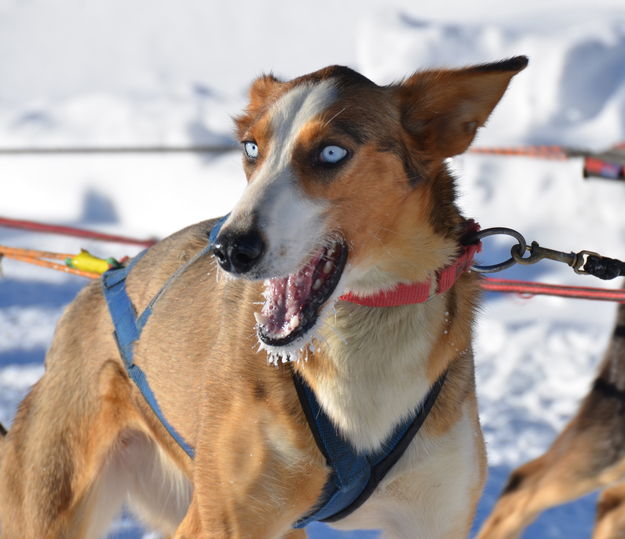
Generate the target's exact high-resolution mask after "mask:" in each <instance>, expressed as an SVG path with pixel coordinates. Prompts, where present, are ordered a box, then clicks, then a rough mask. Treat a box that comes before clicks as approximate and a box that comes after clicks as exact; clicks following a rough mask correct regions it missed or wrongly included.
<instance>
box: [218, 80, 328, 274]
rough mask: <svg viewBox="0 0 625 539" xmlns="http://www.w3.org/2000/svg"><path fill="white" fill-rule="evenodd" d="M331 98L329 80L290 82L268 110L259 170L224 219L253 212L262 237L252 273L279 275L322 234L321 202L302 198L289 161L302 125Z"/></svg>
mask: <svg viewBox="0 0 625 539" xmlns="http://www.w3.org/2000/svg"><path fill="white" fill-rule="evenodd" d="M335 99H336V88H335V86H334V83H333V81H332V80H324V81H322V82H319V83H316V84H302V85H299V86H296V87H295V88H293V89H292V90H291V91H289V92H288V93H287V94H285V95H284V96H282V97H281V98H280V99H279V100H278V101H277V102H276V103H275V104H274V105H273V106H272V107H271V109H270V110H269V112H268V114H269V115H270V118H271V127H272V136H271V142H270V144H269V147H266V148H262V147H261V148H259V151H260V152H262V153H265V159H264V161H263V164H262V166H261V168H260V169H258V170H256V171H255V172H254V175H253V176H252V178H251V183H250V184H249V185H248V187H247V188H246V190H245V192H244V193H243V196H242V198H241V200H240V201H239V203H238V204H237V205H236V207H235V209H234V210H233V212H232V215H231V216H230V218H229V219H228V225H229V224H230V223H233V224H234V223H236V221H237V219H245V218H246V217H247V216H250V215H255V216H256V219H257V221H256V222H257V224H258V226H259V227H260V231H261V233H262V235H263V236H264V238H265V240H266V242H267V251H266V253H265V256H264V260H263V262H262V263H261V264H260V266H259V268H258V271H257V272H255V273H256V275H255V277H256V278H266V277H274V276H283V275H286V274H289V273H293V272H294V271H296V270H297V269H298V268H299V267H300V266H301V265H302V263H303V262H304V260H305V258H306V256H307V255H309V254H310V253H311V251H312V249H313V248H314V247H315V246H317V245H318V244H319V242H320V240H321V239H322V238H323V236H324V234H325V233H326V231H325V230H324V223H323V214H324V208H325V205H324V204H323V203H322V202H321V201H314V200H312V199H310V198H309V197H307V196H306V195H305V194H304V192H303V191H302V190H301V188H300V187H299V185H298V180H297V177H296V176H295V174H294V172H293V168H292V166H291V160H292V155H293V150H294V148H295V144H296V142H297V137H298V135H299V133H300V132H301V130H302V128H303V127H304V126H305V125H306V124H307V123H308V122H310V121H311V120H313V119H314V118H315V117H317V116H319V115H320V114H321V113H322V112H323V111H324V110H326V109H327V108H328V107H329V106H330V105H331V104H332V103H333V102H334V100H335Z"/></svg>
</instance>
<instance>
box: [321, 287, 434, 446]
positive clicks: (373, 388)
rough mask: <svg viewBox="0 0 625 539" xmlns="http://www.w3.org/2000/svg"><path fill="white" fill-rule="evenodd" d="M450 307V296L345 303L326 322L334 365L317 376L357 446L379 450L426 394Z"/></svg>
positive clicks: (324, 398) (325, 399)
mask: <svg viewBox="0 0 625 539" xmlns="http://www.w3.org/2000/svg"><path fill="white" fill-rule="evenodd" d="M444 309H445V297H444V296H437V297H435V298H433V299H432V300H430V301H428V302H427V303H423V304H419V305H409V306H404V307H394V308H366V307H364V308H363V307H360V306H357V305H353V304H341V305H340V306H338V307H337V312H336V316H332V315H330V316H329V317H328V319H327V320H326V322H325V324H324V326H323V328H322V329H321V332H320V333H321V334H322V335H323V337H324V338H325V346H327V347H328V349H329V351H330V353H329V354H328V356H329V361H331V362H332V369H329V370H328V371H327V372H329V373H331V374H328V375H327V376H321V377H318V378H317V380H316V390H317V391H316V392H317V398H318V400H319V402H320V404H321V405H322V406H323V408H324V410H325V411H326V413H327V414H328V415H329V416H330V418H331V419H332V420H333V421H334V422H335V424H336V425H337V426H338V427H339V429H340V430H341V432H342V433H343V434H344V435H345V436H346V437H347V438H348V440H349V441H350V442H351V443H352V444H353V445H354V447H356V449H358V450H375V449H378V448H379V447H380V445H381V444H382V443H383V442H384V440H385V439H386V438H387V437H388V436H389V434H390V433H391V431H392V429H393V428H394V427H395V426H396V425H397V424H398V423H399V422H400V421H401V420H402V419H404V418H406V417H408V416H410V415H411V414H412V413H413V412H414V410H415V408H416V406H417V405H418V403H419V402H421V401H422V400H423V398H424V397H425V395H426V393H427V391H428V389H429V387H430V384H431V382H432V381H430V380H428V378H427V362H428V358H429V356H430V353H431V349H432V346H433V343H434V341H435V340H436V338H437V337H438V336H439V334H440V332H441V331H442V327H441V320H442V319H443V312H444Z"/></svg>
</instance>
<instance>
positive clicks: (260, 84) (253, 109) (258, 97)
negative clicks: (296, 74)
mask: <svg viewBox="0 0 625 539" xmlns="http://www.w3.org/2000/svg"><path fill="white" fill-rule="evenodd" d="M282 85H283V82H281V81H280V80H278V79H277V78H276V77H274V76H273V75H271V74H269V75H261V76H260V77H258V78H257V79H256V80H255V81H254V82H253V83H252V86H251V87H250V91H249V94H248V95H249V104H248V106H247V108H246V109H245V114H243V115H242V116H238V117H237V118H235V120H234V121H235V123H236V125H237V131H238V132H239V135H240V136H242V135H243V133H244V132H245V131H246V130H247V128H248V127H249V124H250V123H251V122H252V121H253V120H254V118H256V116H257V115H258V113H259V112H260V110H261V109H262V108H263V107H264V106H265V105H266V104H267V102H269V101H273V100H274V99H275V97H276V96H277V95H278V93H279V91H280V88H281V87H282Z"/></svg>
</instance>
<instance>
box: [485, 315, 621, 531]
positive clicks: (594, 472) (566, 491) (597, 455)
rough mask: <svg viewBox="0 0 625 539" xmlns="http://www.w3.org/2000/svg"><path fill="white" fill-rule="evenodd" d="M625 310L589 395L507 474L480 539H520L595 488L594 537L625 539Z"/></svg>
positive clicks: (618, 319)
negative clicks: (547, 441)
mask: <svg viewBox="0 0 625 539" xmlns="http://www.w3.org/2000/svg"><path fill="white" fill-rule="evenodd" d="M624 410H625V305H620V306H619V309H618V315H617V319H616V325H615V330H614V335H613V337H612V340H611V342H610V346H609V348H608V350H607V352H606V356H605V359H604V360H603V362H602V363H601V365H600V367H599V371H598V375H597V379H596V380H595V382H594V384H593V387H592V389H591V391H590V392H589V393H588V395H586V397H585V399H584V400H583V402H582V404H581V406H580V408H579V410H578V411H577V413H576V415H575V416H574V417H573V419H572V420H571V421H570V422H569V424H568V425H567V426H566V428H565V429H564V430H563V431H562V432H561V433H560V434H559V436H558V437H557V438H556V440H555V441H554V442H553V444H552V446H551V447H550V448H549V450H548V451H547V452H545V453H544V454H543V455H541V456H540V457H538V458H537V459H534V460H533V461H530V462H528V463H527V464H524V465H523V466H520V467H519V468H517V469H516V470H514V471H513V472H512V474H511V475H510V478H509V480H508V485H507V486H506V488H505V489H504V492H503V493H502V495H501V498H500V499H499V500H498V502H497V504H496V505H495V507H494V509H493V511H492V513H491V514H490V516H489V517H488V519H487V520H486V522H485V523H484V525H483V527H482V530H481V531H480V535H479V537H480V538H482V539H504V538H505V539H512V538H515V537H520V536H521V533H522V531H523V529H525V527H527V526H528V525H529V524H530V523H531V522H532V521H533V520H534V519H535V518H536V517H537V516H538V515H539V514H540V513H541V512H542V511H544V510H545V509H548V508H549V507H552V506H555V505H559V504H562V503H566V502H568V501H571V500H574V499H576V498H579V497H581V496H583V495H585V494H587V493H589V492H592V491H594V490H597V489H604V488H606V487H607V488H606V490H605V491H604V492H603V493H602V495H601V497H600V500H599V502H598V505H597V522H596V526H595V532H594V534H593V537H594V538H601V539H605V538H617V537H623V536H625V484H617V485H615V486H612V485H614V484H615V483H619V482H622V481H624V480H625V421H624V414H623V412H624Z"/></svg>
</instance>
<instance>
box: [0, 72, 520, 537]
mask: <svg viewBox="0 0 625 539" xmlns="http://www.w3.org/2000/svg"><path fill="white" fill-rule="evenodd" d="M523 67H524V64H523V62H521V63H519V62H518V61H517V62H514V61H513V62H512V63H502V64H497V65H495V66H494V67H493V66H490V67H489V68H486V69H485V68H479V67H478V68H468V69H466V70H458V71H439V72H436V73H431V72H428V73H425V74H422V75H419V74H417V75H415V76H413V77H411V78H410V79H408V80H407V81H406V82H405V83H403V84H401V85H399V86H389V87H378V86H376V85H374V84H373V83H371V82H370V81H367V80H366V79H364V78H363V77H361V76H360V75H357V74H355V73H354V72H352V71H350V70H347V69H346V68H340V67H336V66H335V67H331V68H326V69H324V70H321V71H319V72H316V73H313V74H310V75H307V76H305V77H301V78H299V79H295V80H294V81H291V82H289V83H282V82H280V81H278V80H277V79H275V78H274V77H271V76H269V77H263V78H261V79H259V80H258V81H257V82H256V83H255V84H254V85H253V87H252V89H251V91H250V104H249V107H248V109H247V111H246V113H245V114H244V115H243V116H242V117H240V118H239V119H237V128H238V132H239V135H240V137H241V140H242V141H246V140H251V141H254V142H255V143H257V144H258V147H259V148H260V154H259V158H258V159H257V160H256V161H255V162H253V163H252V162H250V161H248V162H247V163H246V164H245V170H246V173H247V175H248V179H249V182H250V187H249V188H248V190H247V191H246V194H244V197H243V198H242V201H241V202H240V203H239V204H238V205H237V207H235V209H234V211H233V213H232V214H231V217H230V219H229V220H228V221H227V222H226V224H225V225H224V228H223V229H222V233H223V231H224V230H239V231H240V230H245V227H249V226H252V223H254V220H255V219H257V220H258V221H259V222H260V223H261V224H260V225H258V226H263V227H265V228H264V229H263V232H264V233H265V234H267V235H268V236H269V235H271V234H273V235H281V236H283V237H282V243H279V242H277V240H276V238H274V237H268V238H267V241H268V242H269V244H270V245H269V247H268V250H269V251H268V252H271V253H272V254H273V258H272V259H271V260H268V261H266V265H265V268H266V269H265V270H263V271H264V272H265V273H264V274H263V273H262V272H261V271H260V270H258V271H259V275H257V276H256V279H263V278H269V277H273V276H275V275H278V274H281V272H282V274H283V272H284V271H287V270H285V268H290V267H292V266H293V264H296V267H300V266H301V264H302V263H303V262H304V261H305V259H303V258H302V257H303V256H308V255H307V253H306V252H305V249H304V251H302V253H303V254H301V253H300V254H297V253H299V251H297V249H300V250H302V247H301V246H302V245H308V244H310V245H312V246H313V247H314V246H316V245H318V244H319V243H322V242H323V241H324V237H323V234H326V233H329V234H334V235H337V234H338V235H340V236H341V237H343V238H344V239H345V241H346V242H347V244H348V246H349V258H348V263H347V266H346V269H345V272H344V275H343V277H342V280H341V281H340V283H342V284H340V286H342V287H344V288H345V289H346V290H350V291H352V292H357V293H371V292H375V291H378V290H381V289H386V288H391V287H392V286H394V285H395V284H396V283H398V282H412V281H415V280H424V279H430V278H433V277H434V276H435V273H436V271H438V270H439V269H441V268H442V267H444V266H445V265H446V264H448V263H449V262H450V261H451V260H453V258H454V257H455V256H456V255H457V253H458V250H459V245H458V240H459V237H460V235H461V234H462V232H463V228H464V219H463V217H462V216H461V214H460V212H459V210H458V209H457V207H456V206H455V203H454V185H453V179H452V178H451V176H450V175H449V173H448V172H447V170H446V168H445V166H444V163H443V159H444V158H445V157H447V156H449V155H453V154H455V153H458V152H461V151H464V149H466V147H467V146H468V144H469V143H470V142H471V140H472V138H473V135H474V134H475V129H477V126H480V125H482V124H483V123H484V121H485V119H486V117H487V116H488V114H489V113H490V111H491V110H492V108H493V107H494V106H495V104H496V102H497V101H498V99H499V98H500V97H501V95H502V93H503V91H504V89H505V87H506V86H507V84H508V82H509V80H510V79H511V77H512V76H513V75H514V74H515V73H516V72H518V71H519V70H520V69H522V68H523ZM454 85H455V86H457V88H456V90H457V91H456V92H450V91H448V87H450V86H454ZM424 92H426V93H427V94H428V95H429V96H430V97H429V99H431V102H430V101H428V100H427V99H428V98H427V96H426V98H424V95H423V93H424ZM439 94H440V95H439ZM424 99H425V101H424ZM288 122H292V123H288ZM441 129H442V130H444V131H445V133H446V134H445V133H443V132H442V131H441ZM328 141H329V142H328ZM330 143H331V144H339V145H344V146H345V147H347V148H349V149H350V151H351V152H352V154H351V158H350V160H349V162H347V163H346V165H345V166H344V167H342V168H340V169H337V171H329V170H326V169H324V170H322V169H321V168H320V167H318V166H316V165H315V159H314V157H315V156H316V154H317V152H318V151H319V150H320V145H323V144H330ZM280 197H282V198H280ZM288 197H291V198H290V199H289V198H288ZM278 199H279V200H281V201H284V200H287V201H288V200H292V203H293V205H294V207H295V208H296V209H297V211H298V212H299V213H297V212H296V215H295V216H294V217H291V219H295V220H298V219H299V220H304V221H303V222H293V221H291V222H287V223H284V222H282V221H280V219H281V217H282V216H281V214H280V213H279V212H277V211H273V213H272V212H271V211H270V212H269V213H263V212H264V211H265V212H267V208H270V209H274V208H275V206H274V205H275V204H277V202H276V200H278ZM286 209H287V210H288V209H289V208H288V206H287V207H286ZM305 219H311V220H312V221H310V223H309V222H307V221H305ZM311 223H312V224H311ZM212 225H213V222H212V221H207V222H203V223H200V224H197V225H195V226H192V227H189V228H187V229H185V230H183V231H180V232H178V233H176V234H174V235H173V236H171V237H169V238H167V239H165V240H163V241H162V242H160V243H159V244H157V245H156V246H154V247H153V248H151V249H150V250H149V251H148V253H147V254H146V255H145V257H144V258H143V259H142V260H141V261H140V262H139V263H138V264H137V265H136V267H135V268H134V269H133V271H132V273H131V275H130V276H129V278H128V281H127V288H128V292H129V295H130V297H131V299H132V301H133V304H134V305H135V308H136V310H137V312H141V311H142V310H143V308H145V306H146V305H147V304H148V302H149V301H150V299H151V298H152V297H153V296H154V295H155V294H156V293H157V292H158V291H159V290H160V288H161V287H162V286H163V284H164V283H165V282H166V281H167V279H168V278H169V276H171V275H172V274H173V273H174V272H175V271H176V270H177V269H178V268H180V267H181V266H182V265H183V264H185V263H186V262H187V261H188V260H190V259H191V258H192V257H193V255H194V254H195V253H197V252H198V251H199V250H200V249H201V248H202V247H203V246H204V245H205V243H206V238H207V234H208V233H209V231H210V230H211V228H212ZM291 225H294V226H291ZM317 225H319V226H317ZM293 230H295V231H300V230H302V231H305V232H306V234H307V237H297V236H295V237H291V236H288V234H292V233H293ZM272 242H273V243H272ZM306 242H308V243H306ZM274 244H277V245H278V247H276V248H275V249H274V251H271V249H273V245H274ZM294 253H295V254H294ZM297 257H300V258H298V259H295V258H297ZM267 268H268V269H267ZM288 271H289V272H290V271H292V270H291V269H288ZM272 272H273V273H272ZM478 288H479V287H478V285H477V281H476V276H475V275H469V274H467V275H464V276H463V277H461V278H460V280H459V281H458V282H457V283H456V285H455V286H454V287H453V288H452V289H451V290H450V291H448V292H447V293H445V294H442V295H439V296H437V297H435V298H433V299H432V300H430V301H429V302H426V303H424V304H419V305H407V306H401V307H396V308H368V307H362V306H359V305H355V304H350V303H346V302H342V301H339V302H337V303H336V304H335V305H334V306H333V307H328V308H325V310H323V312H322V319H321V321H320V322H319V323H318V326H317V327H316V329H315V334H314V339H313V340H312V341H310V342H308V343H307V344H308V345H310V347H303V349H302V352H301V358H300V359H301V360H300V361H299V362H296V363H294V364H292V365H290V366H289V365H280V366H278V367H274V366H271V365H267V357H266V354H265V352H264V351H259V350H258V338H257V336H256V332H255V329H254V327H255V321H254V316H253V313H254V311H257V310H259V307H258V306H257V304H258V302H259V300H260V299H261V291H262V283H261V282H259V281H258V280H256V281H252V280H243V279H231V278H228V277H226V276H225V275H224V273H223V271H222V270H221V269H219V268H218V267H217V264H216V262H215V260H214V258H213V257H209V256H207V257H203V258H200V259H199V260H197V261H196V262H195V263H194V264H192V265H190V266H189V267H188V268H187V269H186V271H184V272H183V273H182V274H181V275H180V276H179V277H178V278H177V279H176V280H175V281H173V283H172V284H171V285H170V286H169V287H168V289H167V292H166V293H165V294H164V295H163V296H162V297H161V299H160V301H159V302H158V304H157V305H156V307H155V309H154V312H153V315H152V317H151V318H150V320H149V323H148V324H147V325H146V327H145V329H144V331H143V334H142V336H141V339H140V341H139V342H138V343H137V344H136V346H135V349H134V356H135V361H136V363H137V364H138V365H139V366H140V367H141V369H142V370H143V371H144V372H145V373H146V374H147V377H148V379H149V381H150V386H151V388H152V390H153V392H154V394H155V395H157V398H158V401H159V405H160V407H161V409H162V410H163V412H164V414H165V416H166V417H167V419H168V421H169V422H170V423H171V424H172V425H174V426H175V428H176V429H177V430H178V432H179V433H180V434H181V435H182V436H183V437H184V438H185V439H186V440H187V441H188V442H189V443H190V444H191V445H192V446H193V447H194V448H195V450H196V458H195V460H193V461H191V460H190V459H189V458H188V457H187V456H186V455H185V454H184V452H183V451H182V450H181V449H180V448H179V447H178V446H177V445H176V444H175V442H174V441H173V440H172V439H171V437H170V436H169V435H168V434H167V432H166V431H165V430H164V428H163V427H162V426H161V425H160V423H159V421H158V420H157V419H156V418H155V417H154V415H153V413H152V412H151V411H150V409H149V408H148V406H147V405H146V403H145V402H144V401H143V398H142V397H141V395H140V394H139V392H138V390H137V389H136V388H135V387H134V385H133V384H132V383H131V382H130V381H129V379H128V377H127V375H126V373H125V371H124V367H123V365H122V362H121V359H120V357H119V353H118V351H117V349H116V345H115V342H114V339H113V336H112V331H113V326H112V323H111V320H110V318H109V314H108V312H107V309H106V306H105V304H104V301H103V297H102V292H101V289H100V283H95V284H92V285H90V286H88V287H87V288H86V289H85V290H84V291H83V292H81V294H80V295H79V297H78V298H77V299H76V301H75V302H74V303H73V304H72V305H71V306H70V307H69V309H68V311H67V312H66V313H65V315H64V316H63V318H62V320H61V321H60V323H59V326H58V329H57V333H56V336H55V340H54V343H53V345H52V347H51V349H50V352H49V354H48V356H47V359H46V372H45V374H44V376H43V378H42V379H41V381H40V382H39V383H38V384H37V385H36V386H35V387H34V388H33V390H32V391H31V393H30V394H29V395H28V397H27V398H26V399H25V400H24V402H23V403H22V404H21V406H20V409H19V411H18V414H17V417H16V419H15V422H14V424H13V426H12V428H11V430H10V432H9V434H8V437H7V438H6V442H5V443H4V445H3V447H2V454H1V457H2V460H1V461H0V522H1V523H2V527H3V528H2V532H3V538H5V539H13V538H18V537H19V538H23V537H29V538H30V537H32V538H41V537H96V536H98V535H100V534H102V533H103V532H104V530H105V527H106V524H107V522H106V520H107V519H108V518H109V517H111V516H112V515H113V513H114V511H115V510H116V509H117V508H118V506H119V504H121V503H122V502H124V501H125V497H126V496H128V498H129V500H128V501H129V503H130V506H131V507H132V508H133V510H135V511H137V512H138V513H139V514H140V516H142V518H144V519H145V520H146V522H148V524H150V525H152V526H154V527H156V528H158V529H161V530H162V531H163V532H164V533H167V534H172V535H174V536H175V537H180V538H183V537H184V538H195V537H202V538H214V539H217V538H220V539H221V538H254V539H264V538H267V539H269V538H280V537H288V538H289V539H300V538H302V537H305V533H304V532H303V531H294V530H291V529H290V528H291V525H292V523H293V522H295V521H296V520H297V519H298V518H300V517H301V516H303V515H305V514H306V513H308V512H309V511H310V510H311V508H312V507H313V506H314V504H315V502H316V501H317V500H318V498H319V494H320V492H321V490H322V487H323V485H324V483H325V481H326V479H327V476H328V469H327V467H326V463H325V461H324V458H323V456H322V455H321V453H320V451H319V450H318V448H317V446H316V444H315V441H314V439H313V436H312V434H311V432H310V430H309V427H308V425H307V423H306V420H305V417H304V414H303V412H302V410H301V407H300V405H299V401H298V398H297V395H296V392H295V389H294V386H293V382H292V369H295V370H297V371H298V372H299V373H300V374H301V376H303V377H304V378H305V379H306V380H307V381H308V383H309V384H310V386H311V387H312V388H313V389H314V390H315V392H316V394H317V397H318V399H319V401H320V402H321V404H322V406H324V408H325V410H326V413H327V414H328V415H329V416H330V418H331V419H332V420H333V421H334V422H335V424H336V425H337V426H338V428H339V429H340V430H341V432H342V434H343V435H344V436H345V437H346V438H347V439H348V440H349V441H350V442H351V443H352V444H353V445H354V446H355V447H357V448H359V449H376V448H379V447H380V445H381V444H382V443H383V442H384V440H385V438H386V437H387V436H388V434H389V433H390V432H391V431H392V429H393V428H394V426H395V425H396V424H397V423H398V422H399V421H400V420H401V419H402V418H404V417H405V416H407V415H409V414H411V413H412V412H413V411H414V409H415V408H416V406H417V405H418V404H419V403H420V402H421V401H422V399H423V398H424V396H425V395H426V393H427V391H428V389H429V387H430V386H431V385H432V384H433V383H434V381H435V380H436V379H437V378H438V377H439V376H440V375H441V373H443V372H444V371H445V370H447V371H448V375H447V381H446V383H445V385H444V387H443V389H442V392H441V394H440V396H439V398H438V400H437V402H436V404H435V406H434V408H433V410H432V411H431V413H430V415H429V417H428V418H427V420H426V422H425V424H424V426H423V428H422V430H421V431H420V432H419V433H418V435H417V436H416V437H415V439H414V441H413V442H412V443H411V445H410V447H409V448H408V450H407V451H406V452H405V453H404V455H403V456H402V458H401V459H400V461H399V462H398V463H397V465H396V466H395V467H394V468H393V469H392V470H391V472H390V473H389V474H388V476H387V477H386V478H385V480H384V481H383V482H382V483H381V484H380V485H379V487H378V488H377V489H376V491H375V492H374V493H373V495H372V497H371V498H370V499H369V500H368V501H367V502H366V503H365V504H364V505H363V506H362V507H360V508H359V509H358V510H357V511H355V512H354V513H353V514H352V515H350V516H348V517H347V518H346V519H344V520H342V521H340V522H337V523H336V526H337V527H342V528H346V529H350V528H352V529H353V528H360V527H373V528H380V529H382V530H384V533H385V537H388V538H406V537H428V538H434V537H449V538H452V537H453V538H457V537H463V536H466V535H467V533H468V530H469V528H470V525H471V521H472V519H473V514H474V511H475V506H476V504H477V500H478V498H479V495H480V492H481V490H482V487H483V484H484V479H485V470H486V465H485V451H484V444H483V440H482V435H481V430H480V426H479V421H478V416H477V403H476V398H475V386H474V367H473V357H472V352H471V326H472V321H473V313H474V310H475V307H476V302H477V297H478ZM311 338H312V335H311ZM100 517H101V518H100Z"/></svg>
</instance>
